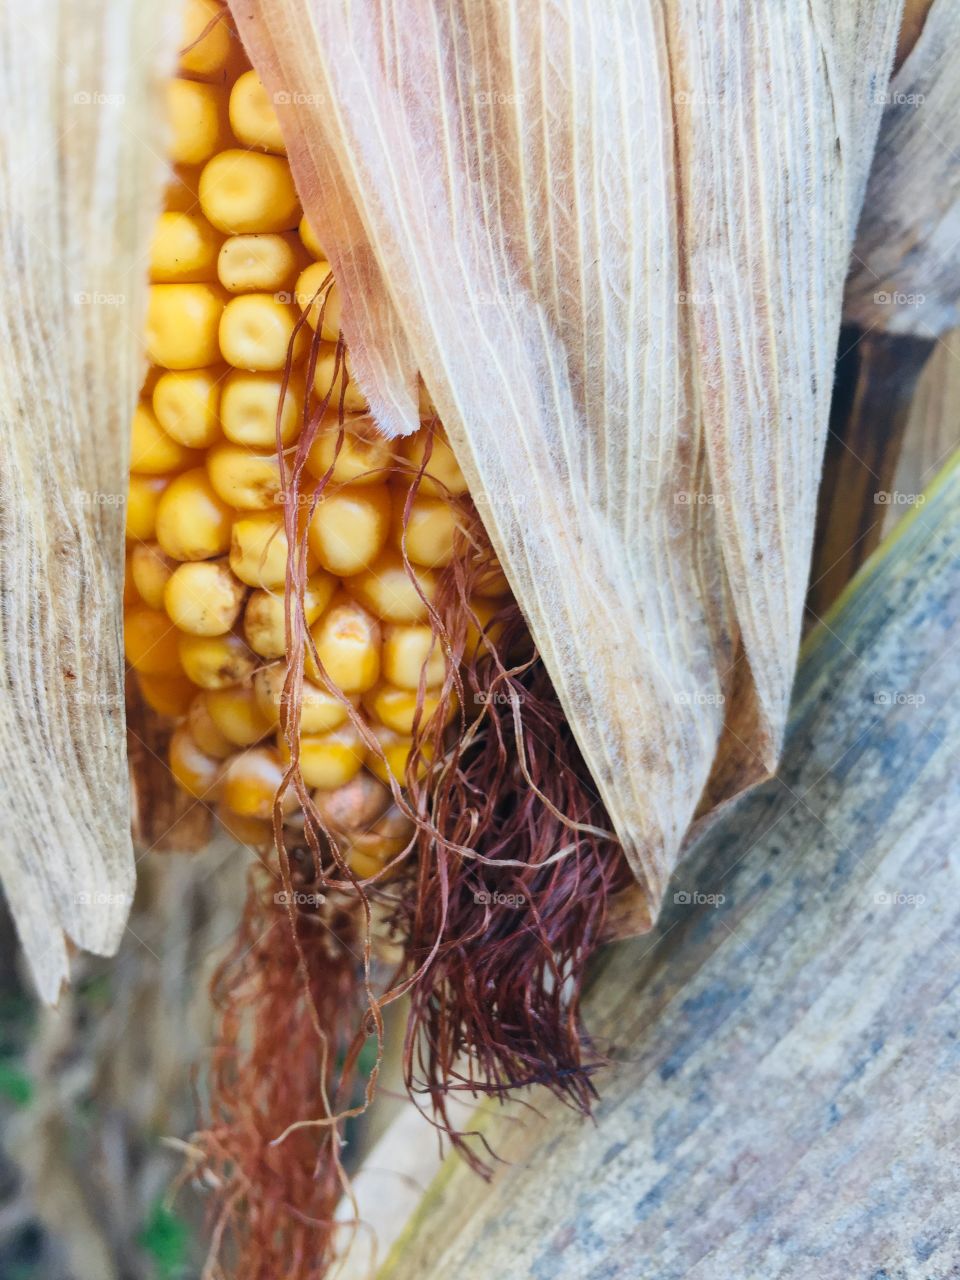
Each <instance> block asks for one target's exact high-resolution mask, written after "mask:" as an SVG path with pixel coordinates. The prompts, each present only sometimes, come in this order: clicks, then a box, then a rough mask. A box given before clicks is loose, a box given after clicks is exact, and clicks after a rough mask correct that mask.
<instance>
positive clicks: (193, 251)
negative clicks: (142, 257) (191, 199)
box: [150, 212, 223, 284]
mask: <svg viewBox="0 0 960 1280" xmlns="http://www.w3.org/2000/svg"><path fill="white" fill-rule="evenodd" d="M222 240H223V236H221V235H220V234H219V232H217V231H216V230H215V229H214V228H213V227H211V225H210V223H209V222H208V221H207V220H206V218H205V217H204V216H203V215H202V214H200V213H178V212H167V213H161V215H160V217H159V218H158V219H157V225H156V227H155V228H154V232H153V243H152V245H151V247H150V279H151V280H152V281H154V283H159V284H170V283H173V282H175V281H177V280H181V281H197V280H209V279H211V278H212V277H213V275H214V274H215V273H216V265H217V255H218V254H219V252H220V244H221V242H222Z"/></svg>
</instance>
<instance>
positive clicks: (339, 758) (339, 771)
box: [280, 723, 366, 791]
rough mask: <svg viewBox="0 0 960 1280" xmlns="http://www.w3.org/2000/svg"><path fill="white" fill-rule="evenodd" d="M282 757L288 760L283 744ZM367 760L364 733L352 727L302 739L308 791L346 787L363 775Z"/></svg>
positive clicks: (302, 768)
mask: <svg viewBox="0 0 960 1280" xmlns="http://www.w3.org/2000/svg"><path fill="white" fill-rule="evenodd" d="M280 754H281V755H282V756H283V757H284V758H286V757H287V756H288V748H287V746H286V743H281V745H280ZM365 756H366V747H365V746H364V743H363V740H362V738H361V737H360V733H359V731H358V730H357V728H356V726H355V725H353V724H350V723H347V724H343V725H341V726H340V727H339V728H337V729H331V730H330V732H329V733H319V734H302V735H301V738H300V773H301V775H302V777H303V780H304V782H305V783H306V785H307V786H308V787H319V788H320V789H321V790H323V791H330V790H332V789H333V788H334V787H342V786H344V785H345V784H346V783H348V782H349V781H350V780H351V778H354V777H355V776H356V775H357V774H358V773H359V772H360V769H361V768H362V767H363V762H364V758H365Z"/></svg>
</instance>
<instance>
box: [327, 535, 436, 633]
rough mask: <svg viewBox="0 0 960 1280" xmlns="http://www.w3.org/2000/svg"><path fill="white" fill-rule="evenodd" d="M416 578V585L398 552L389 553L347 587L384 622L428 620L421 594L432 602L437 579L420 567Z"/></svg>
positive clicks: (356, 575) (416, 569)
mask: <svg viewBox="0 0 960 1280" xmlns="http://www.w3.org/2000/svg"><path fill="white" fill-rule="evenodd" d="M413 575H414V578H415V579H416V582H415V583H414V581H413V580H412V579H411V577H410V575H409V574H408V572H407V569H406V566H405V565H404V563H403V561H402V560H401V559H400V556H399V555H398V554H397V553H396V552H395V551H385V552H384V553H383V554H382V555H381V556H380V558H379V559H378V560H376V561H375V562H374V563H373V564H372V565H370V567H369V568H367V569H365V570H364V571H363V572H362V573H358V574H355V575H354V576H353V577H352V578H350V580H349V581H348V582H347V583H346V584H345V585H346V587H347V589H348V590H349V592H350V594H351V595H352V596H355V597H356V598H357V599H358V600H359V601H360V602H361V604H363V605H365V606H366V607H367V608H368V609H369V610H371V612H372V613H375V614H376V615H377V617H378V618H382V619H383V621H384V622H420V621H421V620H422V619H424V618H426V617H428V609H427V606H426V604H425V603H424V600H423V599H422V598H421V593H422V595H423V596H424V597H426V600H428V601H430V602H431V603H432V601H433V599H434V597H435V596H436V594H437V576H436V574H435V573H432V572H431V571H430V570H429V569H424V568H421V567H420V566H419V565H415V566H414V567H413ZM418 587H419V591H418V589H417V588H418Z"/></svg>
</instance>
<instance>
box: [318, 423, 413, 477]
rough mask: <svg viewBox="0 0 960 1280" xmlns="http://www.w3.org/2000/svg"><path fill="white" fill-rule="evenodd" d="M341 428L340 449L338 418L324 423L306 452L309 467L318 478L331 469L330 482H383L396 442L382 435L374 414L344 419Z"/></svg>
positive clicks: (388, 470) (387, 473) (387, 472)
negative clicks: (376, 424) (375, 422)
mask: <svg viewBox="0 0 960 1280" xmlns="http://www.w3.org/2000/svg"><path fill="white" fill-rule="evenodd" d="M342 430H343V441H342V443H341V444H340V450H339V452H338V451H337V441H338V440H339V438H340V432H341V428H340V427H339V426H338V424H337V422H336V418H335V417H334V420H333V421H332V422H330V423H329V424H328V425H323V426H321V428H320V430H319V431H318V433H317V437H316V439H315V440H314V442H313V444H312V445H311V446H310V452H309V453H308V454H307V467H308V469H309V470H310V471H312V472H313V474H314V475H315V476H316V477H317V479H318V480H322V479H323V477H324V476H325V475H327V473H328V472H329V473H330V479H329V481H328V483H329V484H353V485H358V484H383V483H384V481H385V480H386V479H387V478H388V476H389V472H390V464H391V461H392V459H393V447H394V446H393V442H392V441H390V440H388V439H387V438H386V436H384V435H381V433H380V432H379V431H378V430H377V428H376V426H375V424H374V422H373V419H372V418H366V417H364V418H355V419H353V420H352V421H350V422H346V423H344V426H343V429H342ZM331 468H332V470H331Z"/></svg>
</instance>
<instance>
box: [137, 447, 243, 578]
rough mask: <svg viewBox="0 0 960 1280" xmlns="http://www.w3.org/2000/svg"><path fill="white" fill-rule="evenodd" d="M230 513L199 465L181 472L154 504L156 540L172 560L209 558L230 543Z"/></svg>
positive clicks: (231, 515)
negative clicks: (155, 509)
mask: <svg viewBox="0 0 960 1280" xmlns="http://www.w3.org/2000/svg"><path fill="white" fill-rule="evenodd" d="M232 524H233V512H232V511H231V510H230V508H229V507H228V506H227V504H226V503H225V502H224V501H223V500H222V499H221V498H219V497H217V494H216V493H215V492H214V490H213V487H212V486H211V484H210V481H209V480H208V478H207V473H206V471H205V470H204V469H203V467H196V468H194V470H192V471H185V472H184V473H183V475H180V476H177V478H176V479H175V480H173V481H172V482H171V483H170V484H169V485H168V486H167V488H166V489H165V490H164V492H163V494H162V496H161V498H160V501H159V503H158V505H157V516H156V531H157V542H159V543H160V546H161V548H162V549H163V550H164V551H165V552H166V553H167V555H168V556H173V558H174V559H175V560H209V559H211V558H212V557H213V556H222V555H223V554H224V552H226V551H227V550H228V549H229V546H230V529H231V526H232Z"/></svg>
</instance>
